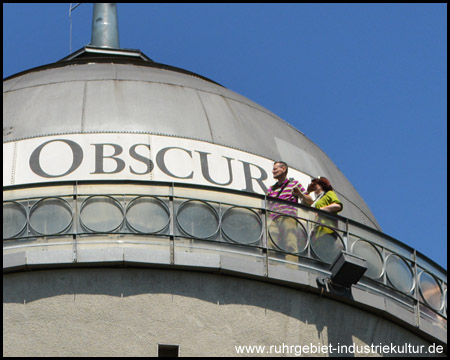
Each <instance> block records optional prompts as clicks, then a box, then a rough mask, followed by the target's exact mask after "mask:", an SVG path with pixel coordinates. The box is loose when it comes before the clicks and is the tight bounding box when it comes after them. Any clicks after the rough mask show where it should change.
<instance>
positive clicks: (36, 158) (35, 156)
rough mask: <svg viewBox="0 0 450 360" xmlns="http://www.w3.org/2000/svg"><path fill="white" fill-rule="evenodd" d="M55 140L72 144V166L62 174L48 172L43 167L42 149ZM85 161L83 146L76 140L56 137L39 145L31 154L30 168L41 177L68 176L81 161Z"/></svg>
mask: <svg viewBox="0 0 450 360" xmlns="http://www.w3.org/2000/svg"><path fill="white" fill-rule="evenodd" d="M55 141H61V142H63V143H66V144H67V145H69V146H70V149H71V150H72V155H73V156H72V159H73V160H72V166H71V167H70V169H69V170H67V171H66V172H65V173H64V174H61V175H50V174H47V173H46V172H45V171H44V170H43V169H42V167H41V163H40V156H41V151H42V149H43V148H44V146H46V145H47V144H50V143H52V142H55ZM82 161H83V149H81V146H80V145H78V144H77V143H76V142H74V141H72V140H67V139H56V140H50V141H47V142H45V143H43V144H41V145H39V146H38V147H37V148H36V149H35V150H34V151H33V152H32V154H31V156H30V168H31V170H32V171H33V172H34V173H35V174H36V175H38V176H41V177H45V178H55V177H61V176H66V175H68V174H70V173H71V172H73V171H75V170H76V169H77V168H78V167H79V166H80V165H81V162H82Z"/></svg>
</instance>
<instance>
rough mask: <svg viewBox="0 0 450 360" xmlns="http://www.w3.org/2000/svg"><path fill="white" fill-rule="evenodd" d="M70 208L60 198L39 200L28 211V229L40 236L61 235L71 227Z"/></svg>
mask: <svg viewBox="0 0 450 360" xmlns="http://www.w3.org/2000/svg"><path fill="white" fill-rule="evenodd" d="M72 219H73V217H72V208H71V206H70V204H69V203H68V202H67V201H66V200H63V199H61V198H47V199H42V200H39V201H38V202H37V203H36V204H34V205H33V207H32V208H31V211H30V227H31V228H32V229H33V230H34V231H35V232H37V233H38V234H41V235H55V234H61V233H63V232H64V231H65V230H67V229H68V228H69V227H70V225H72Z"/></svg>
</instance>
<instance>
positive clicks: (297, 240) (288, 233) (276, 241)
mask: <svg viewBox="0 0 450 360" xmlns="http://www.w3.org/2000/svg"><path fill="white" fill-rule="evenodd" d="M268 229H269V237H270V240H272V243H273V245H274V246H275V247H276V248H277V249H279V250H282V251H286V252H289V253H292V254H299V253H301V252H303V251H304V250H305V249H306V246H307V244H308V235H307V232H306V230H305V228H304V226H303V225H302V223H301V222H300V221H298V220H297V219H296V218H294V217H291V216H277V217H275V218H273V219H270V220H269V225H268Z"/></svg>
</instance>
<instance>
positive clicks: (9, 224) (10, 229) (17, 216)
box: [3, 202, 27, 239]
mask: <svg viewBox="0 0 450 360" xmlns="http://www.w3.org/2000/svg"><path fill="white" fill-rule="evenodd" d="M26 226H27V213H26V211H25V209H24V207H23V206H22V205H20V204H19V203H16V202H5V203H3V239H10V238H13V237H15V236H17V235H19V234H20V233H21V232H22V231H24V230H25V228H26Z"/></svg>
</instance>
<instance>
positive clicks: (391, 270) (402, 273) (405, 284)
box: [386, 254, 414, 294]
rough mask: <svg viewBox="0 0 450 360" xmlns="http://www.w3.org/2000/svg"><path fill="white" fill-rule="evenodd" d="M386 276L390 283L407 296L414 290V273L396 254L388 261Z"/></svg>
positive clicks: (388, 258)
mask: <svg viewBox="0 0 450 360" xmlns="http://www.w3.org/2000/svg"><path fill="white" fill-rule="evenodd" d="M386 275H387V279H388V281H389V283H390V284H391V285H392V286H393V287H395V288H396V289H397V290H400V291H402V292H404V293H405V294H409V293H410V292H411V291H412V289H413V288H414V273H413V272H412V270H411V267H410V266H409V265H408V264H407V262H406V261H405V260H403V259H402V258H401V257H400V256H398V255H396V254H391V255H389V256H388V257H387V259H386Z"/></svg>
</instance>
